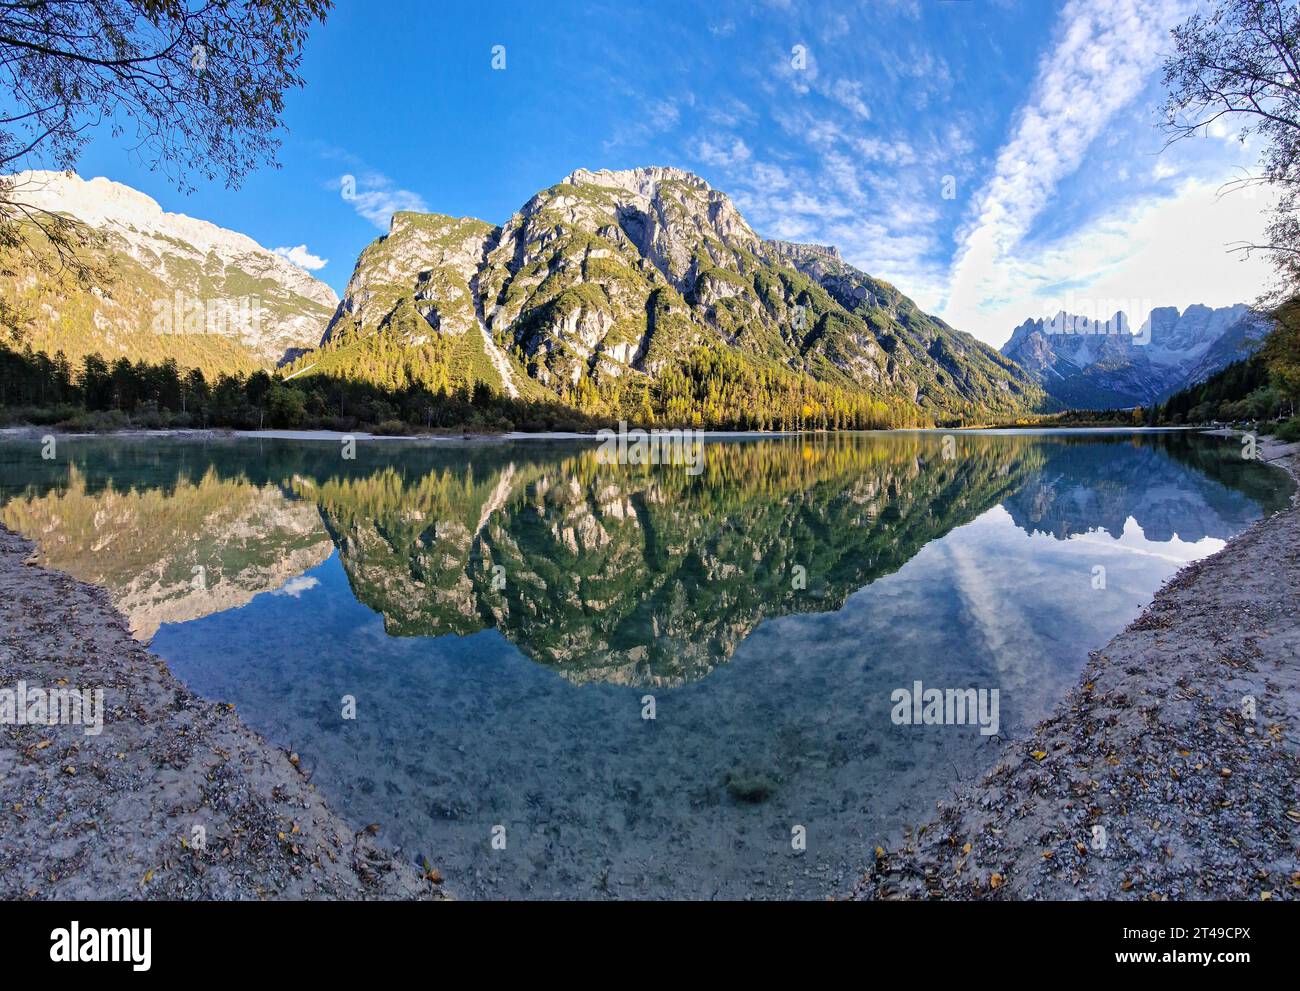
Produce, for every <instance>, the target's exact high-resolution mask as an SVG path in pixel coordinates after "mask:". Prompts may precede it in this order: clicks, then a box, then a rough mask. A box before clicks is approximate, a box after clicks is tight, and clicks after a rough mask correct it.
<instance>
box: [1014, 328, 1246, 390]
mask: <svg viewBox="0 0 1300 991" xmlns="http://www.w3.org/2000/svg"><path fill="white" fill-rule="evenodd" d="M1269 326H1270V324H1269V321H1268V319H1267V318H1265V317H1262V316H1260V315H1259V314H1258V313H1256V312H1255V311H1254V310H1252V309H1251V308H1250V307H1249V306H1247V305H1246V304H1245V303H1238V304H1236V305H1235V306H1223V307H1219V308H1218V309H1211V308H1210V307H1208V306H1202V305H1200V304H1197V305H1193V306H1189V307H1187V309H1186V310H1184V311H1183V312H1182V313H1181V314H1179V312H1178V310H1177V308H1176V307H1172V306H1166V307H1159V308H1157V309H1154V310H1152V311H1151V314H1150V316H1148V318H1147V320H1146V322H1145V323H1144V324H1143V325H1142V328H1141V330H1139V331H1138V333H1136V334H1134V333H1132V330H1131V328H1130V325H1129V322H1128V318H1127V317H1126V316H1125V315H1124V314H1123V313H1116V314H1115V315H1114V316H1113V317H1112V318H1111V319H1110V320H1107V321H1106V322H1104V323H1102V322H1100V321H1094V320H1090V319H1089V318H1087V317H1079V316H1073V315H1071V314H1067V313H1060V314H1057V316H1056V317H1054V318H1053V319H1051V320H1041V319H1040V320H1026V321H1025V322H1024V323H1023V324H1021V325H1020V326H1019V327H1017V328H1016V329H1015V331H1014V332H1012V335H1011V339H1010V340H1009V341H1007V343H1006V344H1004V345H1003V346H1002V354H1003V356H1004V357H1006V358H1009V359H1012V360H1014V361H1015V362H1017V363H1018V364H1019V365H1020V366H1021V367H1022V368H1024V369H1025V371H1026V372H1027V373H1028V374H1029V375H1030V376H1031V377H1032V378H1033V379H1034V380H1035V381H1037V382H1039V383H1040V384H1041V385H1042V387H1043V389H1044V390H1045V391H1046V392H1047V394H1048V395H1049V396H1051V397H1052V398H1053V399H1056V400H1058V401H1059V402H1061V403H1064V404H1065V405H1067V406H1072V407H1083V408H1090V409H1116V408H1120V409H1122V408H1127V407H1130V406H1149V405H1151V404H1153V403H1158V402H1160V401H1162V400H1164V399H1166V398H1167V397H1168V396H1170V395H1171V394H1173V393H1175V392H1177V391H1178V390H1180V389H1183V388H1186V387H1187V386H1189V385H1192V384H1194V383H1196V382H1199V381H1202V380H1203V379H1206V378H1208V377H1209V376H1210V375H1213V374H1214V373H1215V372H1217V371H1218V370H1219V369H1221V368H1223V367H1225V366H1226V365H1228V364H1231V363H1232V362H1234V361H1238V360H1240V359H1241V358H1243V357H1246V356H1247V355H1248V354H1250V353H1251V352H1252V351H1253V350H1254V348H1255V347H1257V346H1258V342H1259V341H1260V339H1261V338H1263V336H1264V335H1265V334H1266V333H1267V332H1268V329H1269Z"/></svg>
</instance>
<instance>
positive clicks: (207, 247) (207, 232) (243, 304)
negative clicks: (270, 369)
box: [11, 171, 338, 364]
mask: <svg viewBox="0 0 1300 991" xmlns="http://www.w3.org/2000/svg"><path fill="white" fill-rule="evenodd" d="M11 178H12V180H13V182H14V184H15V195H16V197H17V198H18V199H19V200H20V201H21V202H23V203H25V204H27V205H29V206H31V207H34V208H36V209H40V210H45V211H48V212H50V213H56V214H61V215H65V216H70V217H73V218H75V219H77V220H79V221H81V222H82V223H84V224H85V225H86V226H88V227H90V228H93V229H94V230H96V231H97V232H98V233H100V234H101V235H103V243H102V245H100V246H96V247H95V248H94V249H93V250H94V251H96V252H101V253H102V254H103V255H104V257H103V258H101V259H98V260H99V261H102V262H104V263H105V264H104V266H103V267H104V268H105V269H106V270H107V271H109V272H110V273H111V275H112V283H113V284H112V285H108V286H103V287H95V289H93V290H88V291H82V289H80V288H78V287H72V288H65V289H62V290H59V291H60V292H65V293H66V292H73V293H75V294H77V295H78V297H79V298H84V303H85V308H87V309H88V310H89V319H88V321H86V322H85V325H84V326H82V325H81V324H78V326H76V327H75V328H74V327H71V326H69V325H65V323H64V321H67V322H68V323H69V324H70V323H71V321H72V320H73V319H74V311H76V310H78V309H79V307H68V306H65V305H60V304H61V303H66V300H63V301H60V302H58V303H53V304H49V310H50V312H48V313H47V315H46V323H47V324H48V327H49V335H50V337H51V340H53V341H57V342H64V341H66V346H65V347H64V350H65V351H67V352H68V353H69V355H77V354H82V353H86V352H87V351H89V350H95V351H98V352H100V353H101V354H104V355H105V356H107V357H110V358H111V357H115V356H116V355H118V354H127V355H132V354H138V353H139V352H140V351H141V350H143V351H145V352H148V353H151V354H152V353H154V352H155V351H159V349H160V348H161V350H162V351H167V353H169V354H171V353H172V351H173V350H176V349H179V350H177V351H176V354H175V355H173V356H176V357H178V359H180V360H181V361H182V363H184V361H186V360H188V354H187V353H186V349H185V346H186V345H187V344H190V343H195V342H194V340H193V339H194V338H196V335H213V334H215V335H219V336H222V337H226V338H229V339H230V345H229V348H228V350H230V353H231V354H232V355H234V356H235V357H236V358H237V360H238V361H239V362H253V363H261V364H274V363H277V362H279V361H281V360H283V359H284V358H286V357H287V356H291V355H292V354H293V353H295V352H297V351H299V350H302V349H304V348H308V347H311V346H312V345H314V344H316V343H317V342H318V341H319V340H320V334H321V330H322V328H323V327H324V326H325V323H326V321H327V320H328V319H329V315H330V313H331V312H333V310H334V308H335V306H337V304H338V297H337V296H336V295H335V293H334V290H333V289H331V288H330V287H329V286H327V285H326V284H325V283H323V282H320V281H318V280H317V279H315V278H313V277H312V276H311V275H309V274H308V273H307V272H306V271H305V270H303V269H302V268H299V267H298V266H297V265H294V264H293V263H292V262H290V261H289V260H288V259H287V258H285V257H283V256H282V255H280V254H277V253H276V252H274V251H270V250H268V249H267V248H264V247H263V246H262V245H260V244H258V243H257V242H256V241H254V240H253V239H252V238H251V237H248V236H247V235H245V234H240V233H238V232H236V231H232V230H227V229H225V228H223V227H219V226H217V225H216V224H213V223H209V222H208V221H206V220H199V219H196V218H194V217H189V216H186V215H185V214H181V213H169V212H167V211H165V210H163V208H162V207H161V206H160V205H159V204H158V202H157V201H156V200H154V199H153V198H152V197H149V196H147V195H145V194H144V193H142V192H140V191H139V190H136V189H132V188H131V187H130V186H125V185H123V184H122V183H118V182H113V181H112V180H109V179H106V178H102V177H100V178H94V179H83V178H81V177H80V176H78V175H76V174H75V173H71V172H42V171H33V172H23V173H19V174H17V175H15V176H12V177H11ZM51 291H53V290H51ZM41 305H46V304H41ZM164 318H165V319H164ZM76 319H80V318H79V317H77V318H76ZM146 335H148V336H152V337H155V338H156V337H158V336H159V335H167V336H169V337H173V338H176V340H170V341H168V342H167V346H166V347H163V346H162V345H161V344H158V343H157V342H156V341H148V337H147V336H146ZM155 345H156V346H155ZM195 346H196V347H198V345H197V344H196V345H195ZM198 349H199V350H201V351H202V350H205V349H204V348H202V347H198ZM206 350H210V349H206ZM159 353H161V352H160V351H159Z"/></svg>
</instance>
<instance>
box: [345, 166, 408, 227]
mask: <svg viewBox="0 0 1300 991" xmlns="http://www.w3.org/2000/svg"><path fill="white" fill-rule="evenodd" d="M334 185H335V187H336V188H337V189H338V190H339V193H340V195H341V196H342V197H343V199H344V200H345V201H346V202H348V203H351V204H352V209H354V210H356V211H357V213H358V214H360V215H361V216H362V217H365V218H366V220H368V221H370V222H371V223H372V224H374V225H375V226H376V227H378V228H379V229H380V230H381V231H386V230H388V227H389V223H390V222H391V221H392V219H393V214H394V213H397V212H398V211H401V210H411V211H414V212H416V213H428V212H429V208H428V207H427V206H426V205H425V202H424V199H423V197H421V196H420V194H419V193H413V192H411V191H410V190H409V189H397V188H395V187H394V185H393V181H392V180H391V179H389V178H388V176H386V175H383V174H382V173H379V172H370V173H367V174H366V175H364V176H361V177H360V178H358V177H356V176H353V175H344V176H339V178H338V179H337V180H336V181H335V183H334Z"/></svg>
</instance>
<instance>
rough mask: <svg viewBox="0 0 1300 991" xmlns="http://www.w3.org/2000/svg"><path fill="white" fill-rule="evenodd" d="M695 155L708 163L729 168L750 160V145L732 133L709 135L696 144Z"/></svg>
mask: <svg viewBox="0 0 1300 991" xmlns="http://www.w3.org/2000/svg"><path fill="white" fill-rule="evenodd" d="M695 155H696V157H697V158H698V159H699V160H700V161H701V162H704V164H706V165H712V166H714V167H716V168H729V167H731V166H733V165H739V164H740V163H741V162H745V161H748V160H749V146H748V145H746V144H745V142H744V141H742V140H741V139H740V138H737V137H733V136H730V135H719V136H709V137H703V138H701V139H700V140H699V142H698V143H697V144H696V146H695Z"/></svg>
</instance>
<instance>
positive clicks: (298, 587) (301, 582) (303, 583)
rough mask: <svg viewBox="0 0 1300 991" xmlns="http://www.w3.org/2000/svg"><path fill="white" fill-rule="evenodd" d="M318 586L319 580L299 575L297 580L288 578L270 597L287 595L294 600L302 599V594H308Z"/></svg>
mask: <svg viewBox="0 0 1300 991" xmlns="http://www.w3.org/2000/svg"><path fill="white" fill-rule="evenodd" d="M319 585H320V579H319V578H315V577H312V578H308V577H307V576H306V575H299V576H298V577H297V578H290V579H289V580H288V581H287V582H285V583H284V585H283V586H281V587H280V588H279V589H277V590H276V591H274V592H272V593H271V594H272V595H287V596H290V597H291V598H294V599H300V598H302V593H303V592H309V591H311V590H312V589H313V588H316V587H318V586H319Z"/></svg>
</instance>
